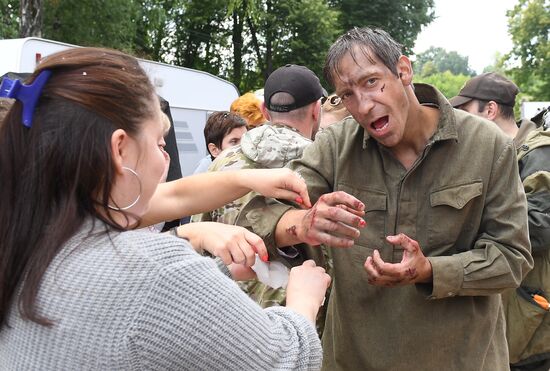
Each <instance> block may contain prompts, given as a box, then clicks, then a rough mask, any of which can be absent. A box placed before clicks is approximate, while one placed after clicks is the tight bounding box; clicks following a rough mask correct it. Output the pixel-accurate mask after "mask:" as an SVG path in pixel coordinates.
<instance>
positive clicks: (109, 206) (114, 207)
mask: <svg viewBox="0 0 550 371" xmlns="http://www.w3.org/2000/svg"><path fill="white" fill-rule="evenodd" d="M122 169H123V170H127V171H129V172H130V173H132V175H133V176H135V177H136V179H137V180H138V183H139V194H138V196H137V198H136V199H135V200H134V202H132V203H131V204H130V205H128V206H125V207H118V206H112V205H109V204H107V207H108V208H109V209H111V210H115V211H124V210H128V209H129V208H131V207H132V206H135V205H136V204H137V203H138V201H139V199H140V198H141V179H140V178H139V175H138V173H136V172H135V171H134V170H132V169H130V168H129V167H126V166H123V167H122Z"/></svg>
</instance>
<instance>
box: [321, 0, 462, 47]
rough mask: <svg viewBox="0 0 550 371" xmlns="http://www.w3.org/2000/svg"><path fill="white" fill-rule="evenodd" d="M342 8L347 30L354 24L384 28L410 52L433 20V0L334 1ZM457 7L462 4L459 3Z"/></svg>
mask: <svg viewBox="0 0 550 371" xmlns="http://www.w3.org/2000/svg"><path fill="white" fill-rule="evenodd" d="M331 3H332V4H333V5H334V6H335V7H336V8H337V9H339V10H340V25H341V27H342V29H343V30H344V31H346V30H349V29H351V28H353V27H363V26H372V27H378V28H382V29H383V30H385V31H387V32H388V33H389V34H390V35H392V37H393V38H394V39H395V40H396V41H397V42H399V43H401V44H402V45H403V47H404V54H411V53H412V48H413V47H414V43H415V41H416V37H417V36H418V34H419V33H420V31H421V30H422V27H423V26H426V25H428V24H429V23H430V22H432V21H433V20H434V11H433V8H434V1H433V0H391V1H388V0H368V1H365V0H331ZM457 6H460V5H458V4H457Z"/></svg>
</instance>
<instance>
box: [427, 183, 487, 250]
mask: <svg viewBox="0 0 550 371" xmlns="http://www.w3.org/2000/svg"><path fill="white" fill-rule="evenodd" d="M482 193H483V182H482V181H481V180H479V181H472V182H470V183H466V184H459V185H451V186H446V187H444V188H440V189H436V190H433V191H431V192H430V206H431V210H430V213H429V216H428V220H429V221H428V242H429V246H430V248H434V249H438V248H444V250H447V249H448V248H449V246H452V245H453V244H454V243H455V242H456V240H457V238H458V236H459V235H460V233H461V231H462V230H463V229H464V228H470V227H472V224H471V220H470V219H469V214H470V208H471V207H472V204H473V202H472V200H474V199H475V198H476V197H479V196H481V195H482Z"/></svg>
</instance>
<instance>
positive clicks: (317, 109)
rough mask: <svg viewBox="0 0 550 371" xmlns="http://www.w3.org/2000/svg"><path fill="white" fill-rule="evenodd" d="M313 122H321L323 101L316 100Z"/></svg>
mask: <svg viewBox="0 0 550 371" xmlns="http://www.w3.org/2000/svg"><path fill="white" fill-rule="evenodd" d="M311 115H312V119H313V122H319V120H320V119H321V101H320V100H316V101H315V105H314V106H313V112H312V113H311Z"/></svg>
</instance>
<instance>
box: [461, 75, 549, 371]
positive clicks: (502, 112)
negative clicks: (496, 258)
mask: <svg viewBox="0 0 550 371" xmlns="http://www.w3.org/2000/svg"><path fill="white" fill-rule="evenodd" d="M518 92H519V89H518V87H517V86H516V84H514V83H513V82H512V81H510V80H509V79H507V78H506V77H504V76H502V75H499V74H498V73H495V72H488V73H484V74H481V75H479V76H476V77H474V78H472V79H470V80H469V81H468V82H466V84H465V85H464V87H463V88H462V89H461V90H460V92H459V93H458V95H457V96H456V97H453V98H451V99H450V102H451V104H452V105H453V107H455V108H458V109H461V110H464V111H466V112H469V113H471V114H473V115H476V116H479V117H483V118H485V119H487V120H489V121H492V122H494V123H495V124H496V125H497V126H498V127H499V129H500V130H502V131H503V132H504V133H505V134H506V135H507V136H508V137H510V138H511V139H512V140H513V141H514V145H515V148H516V150H517V153H518V165H519V175H520V177H521V180H522V182H523V187H524V189H525V193H526V195H527V207H528V217H529V239H530V241H531V249H532V255H533V260H534V268H533V270H532V271H531V272H529V273H528V274H527V276H526V277H525V278H524V279H523V281H522V282H521V286H520V287H518V288H517V289H515V290H508V291H506V292H504V293H503V294H502V298H503V302H504V313H505V317H506V338H507V340H508V348H509V351H510V363H511V364H510V368H511V369H512V370H514V371H520V370H521V371H523V370H530V371H534V370H540V371H548V370H550V304H549V301H550V132H548V131H544V128H543V127H542V125H539V127H537V125H536V124H535V123H534V122H533V121H530V120H527V119H523V120H521V121H519V122H516V120H515V118H514V105H515V103H516V95H517V94H518ZM487 124H489V123H487ZM541 124H542V122H541Z"/></svg>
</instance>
